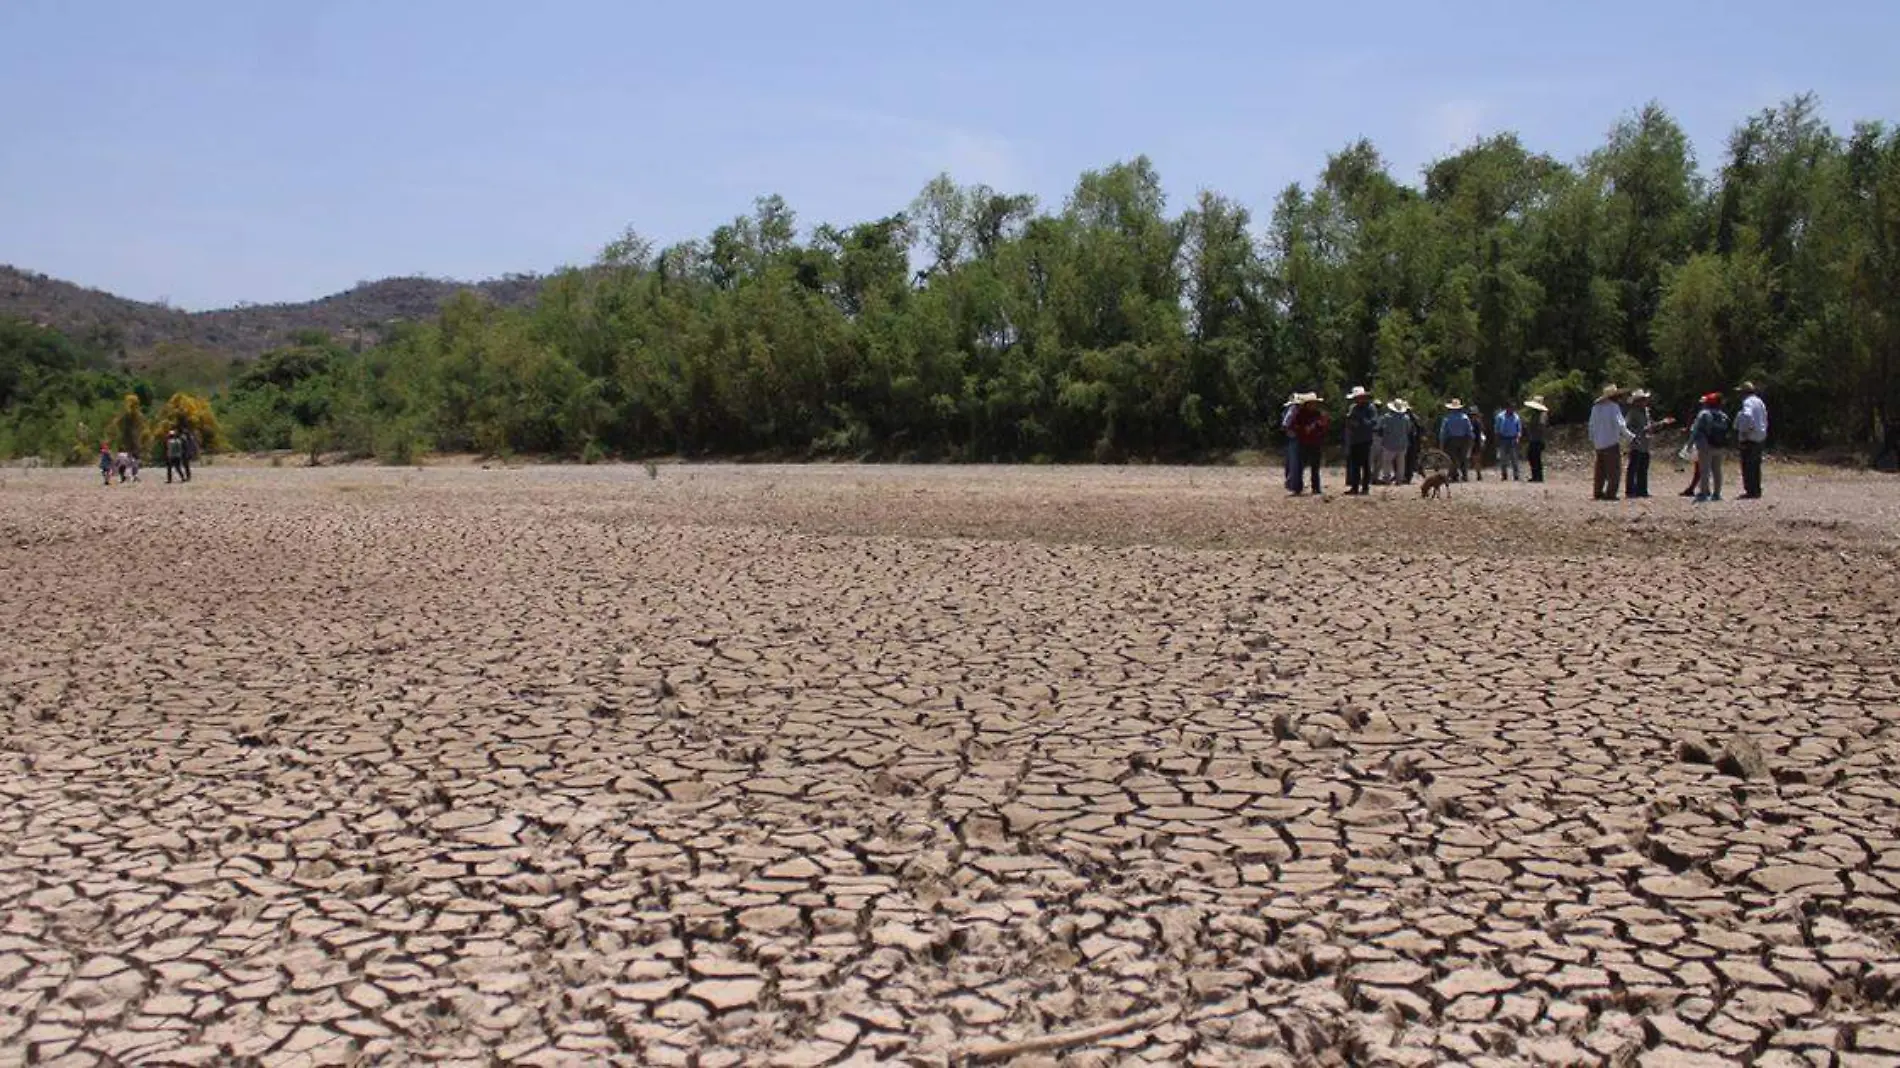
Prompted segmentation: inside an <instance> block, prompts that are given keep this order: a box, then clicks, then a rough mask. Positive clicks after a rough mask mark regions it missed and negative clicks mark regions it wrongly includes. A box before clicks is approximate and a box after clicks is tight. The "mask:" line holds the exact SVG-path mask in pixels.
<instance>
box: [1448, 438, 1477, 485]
mask: <svg viewBox="0 0 1900 1068" xmlns="http://www.w3.org/2000/svg"><path fill="white" fill-rule="evenodd" d="M1445 454H1446V455H1448V456H1450V457H1451V470H1450V471H1448V472H1446V474H1447V475H1448V476H1449V477H1450V478H1451V480H1452V481H1453V482H1463V481H1464V480H1465V474H1466V472H1467V470H1468V469H1469V468H1470V466H1471V439H1470V438H1449V439H1447V440H1446V442H1445Z"/></svg>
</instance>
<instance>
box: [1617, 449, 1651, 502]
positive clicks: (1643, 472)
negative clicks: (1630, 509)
mask: <svg viewBox="0 0 1900 1068" xmlns="http://www.w3.org/2000/svg"><path fill="white" fill-rule="evenodd" d="M1623 492H1624V493H1625V494H1626V495H1628V496H1631V497H1647V496H1649V453H1648V452H1646V451H1644V450H1642V449H1631V450H1630V459H1629V467H1628V470H1627V472H1626V474H1625V475H1624V477H1623Z"/></svg>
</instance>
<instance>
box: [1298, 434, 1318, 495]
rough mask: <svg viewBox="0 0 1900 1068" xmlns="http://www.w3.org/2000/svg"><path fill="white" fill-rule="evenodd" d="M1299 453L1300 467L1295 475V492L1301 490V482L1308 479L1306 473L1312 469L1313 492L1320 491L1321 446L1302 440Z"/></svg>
mask: <svg viewBox="0 0 1900 1068" xmlns="http://www.w3.org/2000/svg"><path fill="white" fill-rule="evenodd" d="M1299 453H1300V469H1299V471H1298V472H1296V473H1295V474H1294V476H1293V492H1295V493H1298V492H1300V483H1302V482H1304V481H1306V473H1307V472H1308V471H1311V472H1313V492H1314V493H1318V492H1319V461H1320V447H1319V446H1318V445H1308V444H1306V443H1305V442H1301V443H1300V447H1299Z"/></svg>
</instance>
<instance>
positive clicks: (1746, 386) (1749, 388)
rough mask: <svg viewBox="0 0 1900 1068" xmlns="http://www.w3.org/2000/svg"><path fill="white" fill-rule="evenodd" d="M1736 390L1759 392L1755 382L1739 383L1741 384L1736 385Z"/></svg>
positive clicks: (1740, 391) (1738, 391)
mask: <svg viewBox="0 0 1900 1068" xmlns="http://www.w3.org/2000/svg"><path fill="white" fill-rule="evenodd" d="M1735 392H1737V393H1754V392H1757V390H1756V389H1755V383H1753V382H1743V383H1742V384H1741V385H1739V386H1736V387H1735Z"/></svg>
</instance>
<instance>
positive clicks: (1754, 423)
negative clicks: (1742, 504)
mask: <svg viewBox="0 0 1900 1068" xmlns="http://www.w3.org/2000/svg"><path fill="white" fill-rule="evenodd" d="M1735 392H1737V393H1740V394H1741V395H1742V408H1741V410H1740V411H1738V412H1736V413H1735V443H1736V444H1737V445H1738V446H1739V447H1740V448H1741V452H1742V500H1745V501H1759V500H1761V450H1762V445H1763V444H1765V443H1766V442H1767V441H1768V405H1767V404H1764V403H1763V402H1762V399H1761V395H1760V394H1759V393H1757V392H1756V391H1755V383H1753V382H1743V383H1742V384H1741V385H1740V386H1737V387H1736V389H1735Z"/></svg>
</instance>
